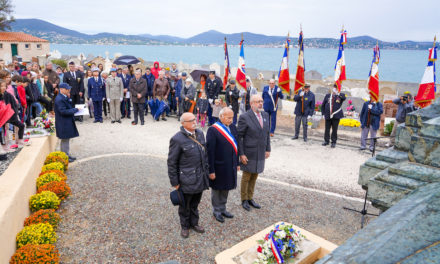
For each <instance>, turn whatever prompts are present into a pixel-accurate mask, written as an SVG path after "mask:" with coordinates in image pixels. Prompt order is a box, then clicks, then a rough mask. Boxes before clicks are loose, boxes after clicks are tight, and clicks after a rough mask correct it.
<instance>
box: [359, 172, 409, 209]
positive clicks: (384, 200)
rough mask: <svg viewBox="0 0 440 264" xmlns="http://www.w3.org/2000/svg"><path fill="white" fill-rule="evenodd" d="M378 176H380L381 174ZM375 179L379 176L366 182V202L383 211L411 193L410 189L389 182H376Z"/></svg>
mask: <svg viewBox="0 0 440 264" xmlns="http://www.w3.org/2000/svg"><path fill="white" fill-rule="evenodd" d="M386 173H388V172H386ZM379 174H382V172H381V173H379ZM377 177H379V175H376V176H375V177H373V178H372V179H370V181H369V182H368V200H369V201H371V202H372V203H373V206H374V207H377V208H379V209H381V210H383V211H385V210H387V209H388V208H390V207H391V206H393V205H394V204H396V203H397V202H398V201H399V200H400V199H402V198H403V197H405V196H406V195H407V194H408V193H410V192H412V191H413V190H412V189H409V188H405V187H402V186H399V185H394V184H391V183H389V182H385V181H382V180H376V178H377Z"/></svg>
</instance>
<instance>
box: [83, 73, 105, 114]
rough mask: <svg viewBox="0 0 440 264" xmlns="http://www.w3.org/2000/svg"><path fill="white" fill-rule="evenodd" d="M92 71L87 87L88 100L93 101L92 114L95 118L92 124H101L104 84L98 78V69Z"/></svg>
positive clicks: (99, 77)
mask: <svg viewBox="0 0 440 264" xmlns="http://www.w3.org/2000/svg"><path fill="white" fill-rule="evenodd" d="M92 71H93V77H91V78H90V79H89V81H88V83H87V85H88V88H89V89H88V93H89V94H88V96H89V99H92V101H93V114H94V116H95V121H93V123H97V122H101V123H102V122H103V120H102V101H104V99H105V84H104V80H103V79H102V78H101V76H99V69H98V68H94V69H93V70H92Z"/></svg>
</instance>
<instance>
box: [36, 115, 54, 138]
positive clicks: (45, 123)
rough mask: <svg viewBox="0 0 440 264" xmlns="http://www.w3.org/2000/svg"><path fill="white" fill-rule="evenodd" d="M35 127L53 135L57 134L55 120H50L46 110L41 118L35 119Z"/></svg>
mask: <svg viewBox="0 0 440 264" xmlns="http://www.w3.org/2000/svg"><path fill="white" fill-rule="evenodd" d="M34 127H39V128H43V129H45V130H46V131H47V132H49V133H51V134H52V133H54V132H55V119H54V118H50V117H49V115H48V114H47V112H46V110H45V109H44V110H43V111H41V113H40V116H39V117H37V118H35V120H34Z"/></svg>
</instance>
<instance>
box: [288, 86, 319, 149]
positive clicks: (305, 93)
mask: <svg viewBox="0 0 440 264" xmlns="http://www.w3.org/2000/svg"><path fill="white" fill-rule="evenodd" d="M293 100H294V101H295V102H296V106H295V136H294V137H293V138H292V139H298V136H299V128H300V126H301V123H302V125H303V139H304V142H307V118H308V117H309V116H312V115H313V114H314V113H315V95H314V94H313V93H312V92H311V91H310V84H306V85H304V89H301V90H299V91H298V93H297V94H296V95H295V97H293Z"/></svg>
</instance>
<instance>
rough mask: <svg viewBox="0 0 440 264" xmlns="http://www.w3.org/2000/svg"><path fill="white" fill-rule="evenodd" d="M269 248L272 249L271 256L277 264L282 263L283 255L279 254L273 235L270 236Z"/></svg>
mask: <svg viewBox="0 0 440 264" xmlns="http://www.w3.org/2000/svg"><path fill="white" fill-rule="evenodd" d="M270 248H271V249H272V253H273V256H274V257H275V260H276V261H277V263H278V264H281V263H284V258H283V255H281V252H280V250H279V249H278V248H277V244H276V242H275V239H274V238H273V236H272V237H271V238H270Z"/></svg>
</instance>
